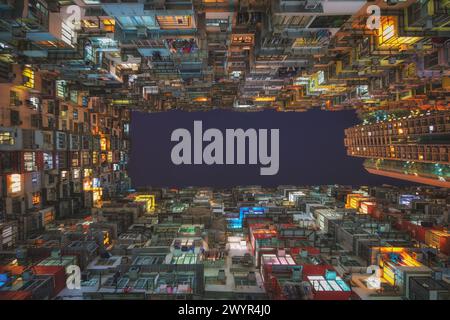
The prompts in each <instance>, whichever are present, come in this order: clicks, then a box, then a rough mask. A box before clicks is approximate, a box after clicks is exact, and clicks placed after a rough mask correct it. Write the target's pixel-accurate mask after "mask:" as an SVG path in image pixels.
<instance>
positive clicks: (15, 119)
mask: <svg viewBox="0 0 450 320" xmlns="http://www.w3.org/2000/svg"><path fill="white" fill-rule="evenodd" d="M10 122H11V125H12V126H19V125H20V124H21V123H20V113H19V111H16V110H10Z"/></svg>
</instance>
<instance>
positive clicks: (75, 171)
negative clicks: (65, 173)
mask: <svg viewBox="0 0 450 320" xmlns="http://www.w3.org/2000/svg"><path fill="white" fill-rule="evenodd" d="M72 177H73V178H74V179H79V178H80V169H73V171H72Z"/></svg>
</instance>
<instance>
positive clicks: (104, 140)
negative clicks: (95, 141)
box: [100, 138, 107, 151]
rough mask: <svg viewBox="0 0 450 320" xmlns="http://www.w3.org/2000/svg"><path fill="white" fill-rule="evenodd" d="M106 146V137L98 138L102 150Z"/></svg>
mask: <svg viewBox="0 0 450 320" xmlns="http://www.w3.org/2000/svg"><path fill="white" fill-rule="evenodd" d="M106 148H107V140H106V138H101V139H100V149H101V150H102V151H105V150H106Z"/></svg>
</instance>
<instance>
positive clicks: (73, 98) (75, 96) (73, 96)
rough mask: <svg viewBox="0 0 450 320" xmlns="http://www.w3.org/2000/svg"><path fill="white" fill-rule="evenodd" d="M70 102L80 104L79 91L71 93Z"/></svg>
mask: <svg viewBox="0 0 450 320" xmlns="http://www.w3.org/2000/svg"><path fill="white" fill-rule="evenodd" d="M70 101H72V102H73V103H78V91H76V90H72V91H70Z"/></svg>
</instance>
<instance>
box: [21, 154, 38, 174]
mask: <svg viewBox="0 0 450 320" xmlns="http://www.w3.org/2000/svg"><path fill="white" fill-rule="evenodd" d="M35 163H36V154H35V153H34V152H24V154H23V166H24V169H25V171H27V172H30V171H34V170H36V165H35Z"/></svg>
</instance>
